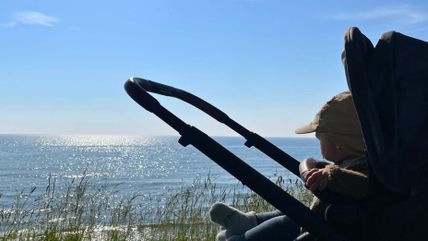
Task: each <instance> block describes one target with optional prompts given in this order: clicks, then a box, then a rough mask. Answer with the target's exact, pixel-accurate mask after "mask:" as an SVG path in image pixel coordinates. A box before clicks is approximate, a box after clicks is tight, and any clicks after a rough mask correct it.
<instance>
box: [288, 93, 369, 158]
mask: <svg viewBox="0 0 428 241" xmlns="http://www.w3.org/2000/svg"><path fill="white" fill-rule="evenodd" d="M311 132H316V133H319V134H321V133H322V134H323V135H324V136H326V137H327V138H328V139H329V140H330V141H332V142H333V143H336V144H338V145H340V146H342V147H345V148H347V149H349V150H350V151H352V152H353V153H355V154H362V153H364V150H365V145H364V139H363V135H362V132H361V126H360V121H359V119H358V116H357V112H356V110H355V106H354V102H353V100H352V96H351V93H350V92H349V91H345V92H342V93H340V94H338V95H336V96H334V97H333V98H332V99H331V100H329V101H328V102H327V103H326V104H325V105H323V106H322V108H321V110H320V111H319V112H318V113H317V114H316V115H315V117H314V119H313V120H312V122H310V123H309V124H307V125H304V126H302V127H300V128H298V129H296V130H295V133H296V134H306V133H311Z"/></svg>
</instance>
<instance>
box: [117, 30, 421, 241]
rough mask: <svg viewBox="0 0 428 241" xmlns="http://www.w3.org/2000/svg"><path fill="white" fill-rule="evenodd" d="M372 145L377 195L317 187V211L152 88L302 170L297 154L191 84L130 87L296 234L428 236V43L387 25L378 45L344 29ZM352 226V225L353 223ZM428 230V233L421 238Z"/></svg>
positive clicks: (352, 84)
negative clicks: (296, 228)
mask: <svg viewBox="0 0 428 241" xmlns="http://www.w3.org/2000/svg"><path fill="white" fill-rule="evenodd" d="M342 60H343V62H344V67H345V72H346V77H347V81H348V86H349V88H350V90H351V93H352V96H353V99H354V103H355V107H356V110H357V113H358V117H359V119H360V122H361V127H362V130H363V135H364V138H365V142H366V146H367V157H368V161H369V169H370V170H369V178H370V180H371V182H373V186H374V187H376V190H375V192H373V193H374V194H373V195H371V196H369V197H366V198H365V199H363V200H361V201H358V202H357V203H356V202H354V201H350V200H347V199H346V198H344V197H341V196H339V195H337V194H334V193H331V192H329V191H323V192H318V193H314V194H315V195H316V196H317V197H318V198H320V199H321V200H322V201H323V202H326V203H329V204H330V208H328V209H327V210H328V211H327V212H326V213H325V218H322V217H319V216H318V215H315V214H314V213H313V212H312V211H310V210H309V209H308V208H307V207H306V206H305V205H303V204H302V203H300V202H299V201H298V200H296V199H295V198H293V197H292V196H291V195H289V194H288V193H287V192H285V191H284V190H283V189H281V188H280V187H278V186H277V185H276V184H275V183H273V182H272V181H270V180H269V179H268V178H266V177H265V176H263V175H262V174H260V173H259V172H257V171H256V170H255V169H253V168H252V167H251V166H249V165H248V164H247V163H245V162H244V161H242V160H241V159H240V158H238V157H237V156H235V155H234V154H233V153H231V152H230V151H228V150H227V149H226V148H224V147H223V146H222V145H220V144H219V143H217V142H216V141H215V140H213V139H212V138H210V137H209V136H208V135H206V134H205V133H203V132H202V131H200V130H198V129H197V128H196V127H194V126H191V125H188V124H187V123H185V122H184V121H182V120H181V119H179V118H178V117H177V116H175V115H174V114H173V113H171V112H170V111H169V110H167V109H165V108H164V107H163V106H162V105H161V104H160V103H159V102H158V101H157V100H156V99H155V98H154V97H153V96H151V95H150V94H149V93H148V92H153V93H157V94H161V95H165V96H171V97H175V98H178V99H180V100H182V101H184V102H187V103H189V104H191V105H193V106H195V107H196V108H198V109H200V110H201V111H203V112H205V113H206V114H208V115H210V116H211V117H213V118H214V119H216V120H217V121H219V122H221V123H223V124H225V125H227V126H228V127H230V128H231V129H233V130H234V131H236V132H237V133H238V134H240V135H242V136H243V137H244V138H245V139H246V142H245V145H246V146H247V147H255V148H257V149H259V150H260V151H262V152H263V153H265V154H266V155H268V156H269V157H271V158H272V159H274V160H275V161H277V162H278V163H279V164H281V165H282V166H284V167H285V168H287V169H288V170H289V171H290V172H292V173H293V174H295V175H297V176H299V175H300V173H299V164H300V163H299V161H297V160H295V159H294V158H292V157H291V156H289V155H288V154H287V153H285V152H284V151H282V150H281V149H279V148H278V147H276V146H275V145H273V144H272V143H270V142H269V141H268V140H266V139H264V138H262V137H261V136H259V135H258V134H256V133H254V132H251V131H249V130H247V129H246V128H244V127H243V126H241V125H240V124H238V123H237V122H235V121H234V120H232V119H231V118H230V117H229V116H227V115H226V114H225V113H224V112H222V111H221V110H219V109H218V108H216V107H215V106H213V105H211V104H209V103H207V102H206V101H204V100H202V99H201V98H199V97H197V96H195V95H193V94H191V93H188V92H186V91H183V90H180V89H176V88H173V87H170V86H167V85H163V84H159V83H156V82H153V81H150V80H145V79H142V78H135V77H133V78H130V79H128V80H127V81H126V83H125V90H126V92H127V93H128V94H129V95H130V96H131V98H132V99H134V100H135V101H136V102H137V103H138V104H139V105H141V106H142V107H143V108H145V109H146V110H148V111H150V112H152V113H154V114H155V115H156V116H158V117H159V118H160V119H161V120H163V121H164V122H166V123H167V124H168V125H170V126H171V127H172V128H174V129H175V130H176V131H177V132H178V133H179V134H180V136H181V137H180V139H179V143H180V144H181V145H183V146H187V145H189V144H190V145H192V146H194V147H195V148H196V149H198V150H199V151H201V152H202V153H204V154H205V155H206V156H208V157H209V158H210V159H212V160H213V161H214V162H216V163H217V164H218V165H220V166H221V167H222V168H224V169H225V170H226V171H228V172H229V173H230V174H231V175H233V176H234V177H236V178H237V179H238V180H240V181H241V182H242V183H243V184H244V185H246V186H248V187H249V188H250V189H252V190H253V191H254V192H256V193H257V194H259V195H260V196H261V197H263V198H264V199H265V200H266V201H268V202H269V203H270V204H272V205H273V206H274V207H276V208H277V209H278V210H280V211H282V212H283V213H284V214H286V215H287V216H288V217H290V218H291V219H292V220H294V221H295V222H296V223H297V224H299V225H300V226H302V227H304V228H305V230H307V231H308V232H307V233H305V234H304V235H301V236H300V237H298V238H297V240H308V239H313V238H316V240H331V241H339V240H342V241H346V240H367V241H370V240H428V238H427V237H428V229H427V228H426V227H428V216H427V214H428V175H426V174H425V173H428V161H427V160H428V125H427V124H428V94H426V91H428V79H427V77H428V43H426V42H423V41H420V40H417V39H414V38H411V37H408V36H405V35H402V34H400V33H397V32H388V33H385V34H383V35H382V37H381V39H380V40H379V43H378V44H377V46H376V47H375V48H374V47H373V45H372V44H371V42H370V41H369V40H368V38H367V37H366V36H364V35H363V34H362V33H361V32H360V31H359V30H358V28H355V27H354V28H350V29H349V30H347V32H346V34H345V50H344V52H343V54H342ZM349 227H352V228H351V229H350V228H349ZM424 237H425V238H424Z"/></svg>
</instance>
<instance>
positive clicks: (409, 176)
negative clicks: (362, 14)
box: [342, 28, 428, 240]
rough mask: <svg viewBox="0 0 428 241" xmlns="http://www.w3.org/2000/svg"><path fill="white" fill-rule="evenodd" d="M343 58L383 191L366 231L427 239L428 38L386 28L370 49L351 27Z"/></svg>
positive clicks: (379, 236) (374, 235)
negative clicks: (407, 34)
mask: <svg viewBox="0 0 428 241" xmlns="http://www.w3.org/2000/svg"><path fill="white" fill-rule="evenodd" d="M342 59H343V62H344V67H345V72H346V77H347V80H348V85H349V87H350V90H351V92H352V95H353V98H354V103H355V107H356V109H357V113H358V117H359V119H360V122H361V127H362V130H363V135H364V139H365V142H366V146H367V152H368V162H369V165H370V168H371V172H372V175H371V179H373V180H374V181H375V182H378V183H379V185H378V186H379V190H378V193H382V194H381V195H383V197H380V198H379V196H380V195H378V197H377V201H376V202H372V204H371V206H372V208H373V209H376V212H375V213H372V215H373V216H372V217H371V219H372V220H373V221H372V226H373V227H372V228H373V229H372V230H371V232H370V234H372V235H370V236H371V237H372V238H373V240H427V239H428V236H427V234H428V233H427V232H428V230H427V229H426V227H427V226H428V221H427V220H428V216H427V214H428V43H427V42H424V41H421V40H418V39H414V38H411V37H408V36H406V35H403V34H400V33H397V32H388V33H385V34H383V35H382V37H381V39H380V40H379V42H378V43H377V45H376V47H374V48H373V45H372V44H371V42H370V41H369V40H368V38H366V37H365V36H364V35H363V34H362V33H361V32H360V31H359V30H358V29H357V28H351V29H349V30H348V31H347V32H346V34H345V51H344V55H343V56H342ZM382 189H383V190H382ZM379 200H381V201H379ZM382 200H383V201H382ZM373 203H375V204H373ZM424 227H425V228H424Z"/></svg>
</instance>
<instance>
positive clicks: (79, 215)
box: [0, 175, 312, 241]
mask: <svg viewBox="0 0 428 241" xmlns="http://www.w3.org/2000/svg"><path fill="white" fill-rule="evenodd" d="M273 179H274V180H275V181H276V183H277V184H278V185H279V186H281V187H282V188H283V189H284V190H286V191H287V192H288V193H290V194H291V195H293V196H294V197H295V198H297V199H298V200H300V201H302V202H303V203H304V204H306V205H309V202H310V200H311V199H312V195H311V194H310V193H309V192H308V191H307V190H306V188H305V187H304V186H303V184H302V183H301V182H300V181H298V180H294V179H284V178H282V176H279V175H276V176H274V177H273ZM90 181H91V180H90V179H89V178H88V177H86V175H83V177H81V178H79V179H72V180H70V181H68V182H67V183H66V184H65V186H64V187H62V188H58V187H57V184H56V183H57V180H55V179H54V178H49V179H48V183H47V185H46V187H44V189H43V192H42V194H37V195H36V194H35V190H36V189H37V188H36V187H32V188H30V189H29V190H24V191H22V192H20V193H19V194H17V195H16V199H15V201H14V202H13V203H10V205H9V206H3V207H0V240H46V241H57V240H65V241H80V240H103V241H104V240H108V241H110V240H111V241H119V240H147V241H151V240H153V241H155V240H156V241H166V240H177V241H181V240H182V241H188V240H195V241H196V240H197V241H204V240H207V241H208V240H209V241H212V240H214V239H215V235H216V233H217V232H218V230H219V227H218V225H215V224H213V223H211V222H210V220H209V217H208V210H209V207H210V205H211V204H213V203H215V202H226V203H228V204H231V205H233V206H234V207H237V208H238V209H241V210H243V211H250V210H253V211H256V212H260V211H269V210H274V208H273V207H272V206H271V205H270V204H269V203H267V202H266V201H265V200H263V199H262V198H260V197H259V196H258V195H257V194H255V193H254V192H252V191H251V190H249V189H248V188H246V187H244V186H242V185H236V186H234V187H230V186H227V187H225V186H221V185H219V184H217V183H216V182H215V178H212V177H210V176H209V177H206V178H205V179H195V180H194V182H193V183H192V184H191V185H188V186H184V187H182V188H180V189H179V190H168V192H166V194H165V196H164V197H162V198H154V197H152V196H150V195H144V196H142V195H133V196H130V197H125V198H123V199H121V200H119V201H118V200H115V195H114V193H115V190H111V188H107V187H105V186H103V185H94V184H92V183H91V182H90ZM0 198H1V196H0Z"/></svg>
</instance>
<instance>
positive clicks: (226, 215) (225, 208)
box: [209, 202, 257, 237]
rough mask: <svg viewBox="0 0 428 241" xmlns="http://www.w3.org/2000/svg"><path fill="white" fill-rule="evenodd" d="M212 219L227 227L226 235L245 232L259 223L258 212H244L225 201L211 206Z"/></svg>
mask: <svg viewBox="0 0 428 241" xmlns="http://www.w3.org/2000/svg"><path fill="white" fill-rule="evenodd" d="M209 213H210V217H211V221H213V222H215V223H217V224H220V225H221V226H223V227H225V228H226V237H230V236H232V235H238V234H243V233H245V231H247V230H249V229H251V228H253V227H255V226H256V225H257V219H256V213H255V212H253V211H251V212H248V213H244V212H241V211H239V210H238V209H236V208H233V207H231V206H229V205H227V204H224V203H220V202H218V203H214V204H213V205H212V206H211V208H210V211H209Z"/></svg>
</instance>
